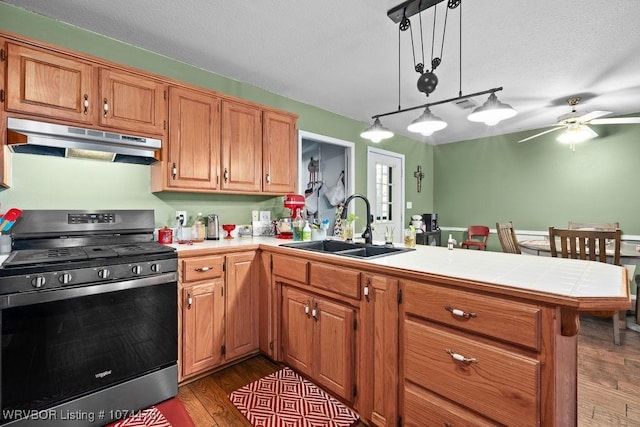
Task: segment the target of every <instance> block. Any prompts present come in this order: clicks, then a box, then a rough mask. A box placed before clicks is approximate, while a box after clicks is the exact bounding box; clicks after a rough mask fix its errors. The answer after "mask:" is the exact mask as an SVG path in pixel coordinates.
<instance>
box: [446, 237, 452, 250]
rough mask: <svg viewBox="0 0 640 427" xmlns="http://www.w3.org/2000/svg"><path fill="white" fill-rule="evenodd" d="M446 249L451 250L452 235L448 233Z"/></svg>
mask: <svg viewBox="0 0 640 427" xmlns="http://www.w3.org/2000/svg"><path fill="white" fill-rule="evenodd" d="M447 249H449V250H450V251H451V250H453V236H451V234H449V239H448V240H447Z"/></svg>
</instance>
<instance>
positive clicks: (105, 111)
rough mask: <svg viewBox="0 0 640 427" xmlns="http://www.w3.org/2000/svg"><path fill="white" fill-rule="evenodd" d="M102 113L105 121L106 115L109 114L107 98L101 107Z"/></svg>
mask: <svg viewBox="0 0 640 427" xmlns="http://www.w3.org/2000/svg"><path fill="white" fill-rule="evenodd" d="M102 111H103V112H104V114H103V116H104V118H105V119H106V118H107V113H108V112H109V101H108V100H107V98H105V99H104V104H103V105H102Z"/></svg>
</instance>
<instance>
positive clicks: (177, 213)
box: [176, 211, 187, 225]
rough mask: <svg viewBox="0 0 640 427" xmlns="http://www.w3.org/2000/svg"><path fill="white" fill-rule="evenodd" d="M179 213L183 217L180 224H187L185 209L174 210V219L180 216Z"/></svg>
mask: <svg viewBox="0 0 640 427" xmlns="http://www.w3.org/2000/svg"><path fill="white" fill-rule="evenodd" d="M180 215H182V217H183V218H184V221H183V223H182V225H187V211H176V220H177V219H178V218H180Z"/></svg>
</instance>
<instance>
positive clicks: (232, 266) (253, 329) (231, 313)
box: [225, 251, 258, 360]
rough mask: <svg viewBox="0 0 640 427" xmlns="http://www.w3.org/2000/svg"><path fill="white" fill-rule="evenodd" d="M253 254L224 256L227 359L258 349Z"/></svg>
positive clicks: (255, 281) (256, 289)
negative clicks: (225, 266) (225, 265)
mask: <svg viewBox="0 0 640 427" xmlns="http://www.w3.org/2000/svg"><path fill="white" fill-rule="evenodd" d="M255 258H256V253H255V251H251V252H242V253H237V254H231V255H228V256H227V269H226V270H227V285H226V292H225V299H226V319H225V330H226V333H225V350H226V359H227V360H230V359H235V358H237V357H239V356H244V355H247V354H249V353H251V352H254V351H256V350H257V349H258V294H257V292H258V283H257V282H258V280H257V272H258V270H257V263H256V262H255Z"/></svg>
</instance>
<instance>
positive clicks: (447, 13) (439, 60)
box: [432, 7, 449, 70]
mask: <svg viewBox="0 0 640 427" xmlns="http://www.w3.org/2000/svg"><path fill="white" fill-rule="evenodd" d="M448 17H449V8H448V7H447V8H446V9H445V12H444V27H443V28H442V43H441V45H440V58H436V59H438V64H437V65H436V66H435V67H433V69H434V70H435V68H436V67H437V66H438V65H440V63H441V62H442V55H443V54H444V38H445V36H446V34H447V18H448ZM432 65H433V64H432Z"/></svg>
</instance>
